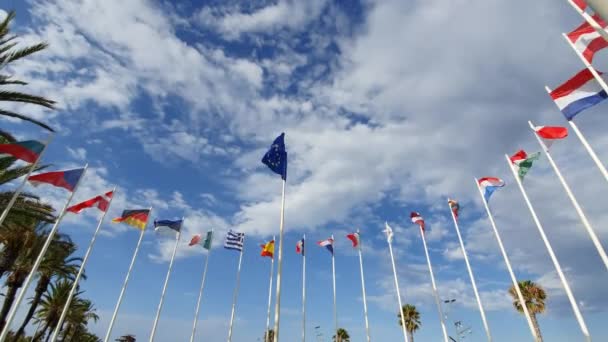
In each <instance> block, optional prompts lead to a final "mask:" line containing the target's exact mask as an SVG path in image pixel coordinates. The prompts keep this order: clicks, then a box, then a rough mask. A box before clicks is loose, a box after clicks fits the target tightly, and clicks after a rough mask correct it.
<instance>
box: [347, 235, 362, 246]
mask: <svg viewBox="0 0 608 342" xmlns="http://www.w3.org/2000/svg"><path fill="white" fill-rule="evenodd" d="M346 237H347V238H348V239H349V240H350V241H351V242H352V243H353V247H355V248H357V247H359V244H360V241H361V240H359V233H352V234H348V235H346Z"/></svg>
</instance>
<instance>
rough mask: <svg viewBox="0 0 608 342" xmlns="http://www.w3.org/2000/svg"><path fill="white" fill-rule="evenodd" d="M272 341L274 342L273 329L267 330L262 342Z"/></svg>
mask: <svg viewBox="0 0 608 342" xmlns="http://www.w3.org/2000/svg"><path fill="white" fill-rule="evenodd" d="M272 341H274V329H268V331H267V332H265V333H264V342H272Z"/></svg>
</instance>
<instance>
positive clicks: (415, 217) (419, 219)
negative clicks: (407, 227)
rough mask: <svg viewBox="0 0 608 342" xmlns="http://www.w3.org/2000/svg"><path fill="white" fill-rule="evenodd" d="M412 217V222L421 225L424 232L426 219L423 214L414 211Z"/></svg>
mask: <svg viewBox="0 0 608 342" xmlns="http://www.w3.org/2000/svg"><path fill="white" fill-rule="evenodd" d="M410 218H411V219H412V222H413V223H415V224H417V225H419V226H420V229H422V231H423V232H424V219H423V218H422V216H421V215H420V214H419V213H417V212H415V211H412V213H411V214H410Z"/></svg>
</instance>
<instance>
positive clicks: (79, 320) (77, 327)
mask: <svg viewBox="0 0 608 342" xmlns="http://www.w3.org/2000/svg"><path fill="white" fill-rule="evenodd" d="M95 311H97V310H96V309H95V307H94V306H93V302H91V301H90V300H88V299H82V298H76V297H75V298H74V300H73V301H72V303H71V304H70V308H69V311H68V314H67V316H66V320H65V329H63V341H70V342H72V341H74V342H80V341H82V337H83V336H86V335H87V334H89V332H88V329H87V325H88V324H89V321H91V320H92V321H93V322H97V321H98V320H99V316H98V315H97V313H96V312H95ZM61 328H63V327H61Z"/></svg>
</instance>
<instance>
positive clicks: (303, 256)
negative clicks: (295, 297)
mask: <svg viewBox="0 0 608 342" xmlns="http://www.w3.org/2000/svg"><path fill="white" fill-rule="evenodd" d="M302 240H304V244H303V245H302V342H306V234H304V235H303V236H302Z"/></svg>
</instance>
